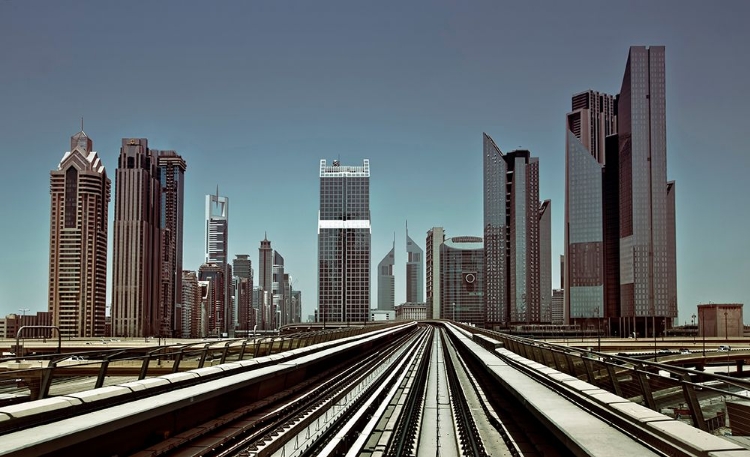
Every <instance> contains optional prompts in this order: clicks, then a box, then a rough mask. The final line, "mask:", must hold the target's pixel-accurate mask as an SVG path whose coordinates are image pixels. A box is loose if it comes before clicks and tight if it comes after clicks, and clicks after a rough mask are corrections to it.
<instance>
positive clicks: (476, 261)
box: [440, 236, 485, 327]
mask: <svg viewBox="0 0 750 457" xmlns="http://www.w3.org/2000/svg"><path fill="white" fill-rule="evenodd" d="M484 278H485V276H484V244H483V243H482V238H481V237H477V236H457V237H453V238H449V239H447V240H445V241H444V242H443V243H442V245H441V246H440V297H441V303H440V308H441V309H440V314H441V316H442V317H443V319H451V320H455V321H459V322H467V323H471V324H474V325H477V326H480V327H482V326H484V315H485V313H484V309H483V308H484Z"/></svg>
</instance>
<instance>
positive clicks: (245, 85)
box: [0, 0, 750, 324]
mask: <svg viewBox="0 0 750 457" xmlns="http://www.w3.org/2000/svg"><path fill="white" fill-rule="evenodd" d="M747 17H750V2H746V1H724V2H705V1H700V2H699V1H690V0H679V1H660V2H652V1H640V0H638V1H628V2H600V1H574V2H558V1H531V2H519V1H515V2H504V1H494V0H493V1H469V2H455V1H442V0H438V1H410V2H396V1H383V2H351V1H326V0H319V1H315V2H304V1H299V2H288V1H274V2H271V1H267V2H261V1H258V2H245V1H228V0H227V1H222V2H195V1H158V2H152V1H129V2H100V1H90V2H87V1H65V2H52V1H29V2H26V1H20V0H14V1H7V0H6V1H0V107H2V109H0V138H1V140H0V157H2V167H0V193H1V194H2V195H4V197H3V199H2V209H3V211H2V213H3V214H4V217H2V218H0V252H2V253H3V259H2V261H0V316H4V315H6V314H9V313H14V312H18V311H19V310H20V309H29V310H30V311H29V312H31V313H33V312H35V311H44V310H46V309H47V287H48V268H49V226H50V221H49V217H50V216H49V211H50V197H49V172H50V171H51V170H53V169H56V168H57V165H58V163H59V161H60V159H61V158H62V157H63V155H64V153H65V151H67V150H68V149H69V145H70V136H71V135H73V134H75V133H76V132H77V131H78V130H80V122H81V121H80V119H81V117H83V118H84V130H85V132H86V133H87V134H88V135H89V136H90V137H91V138H92V140H93V142H94V149H95V150H96V151H98V154H99V156H100V158H101V160H102V161H103V163H104V165H105V167H106V168H107V172H108V174H109V175H110V177H112V178H113V180H114V174H115V173H114V172H115V168H116V166H117V157H118V155H119V148H120V145H121V139H122V138H126V137H139V138H148V140H149V146H150V147H152V148H155V149H174V150H176V151H177V152H178V153H179V154H180V155H182V156H183V157H184V158H185V160H186V161H187V172H186V176H185V180H186V190H185V219H184V230H185V233H184V247H183V252H184V268H185V269H192V270H197V268H198V267H199V266H200V264H201V263H202V262H203V246H204V210H205V195H206V194H210V193H214V192H215V191H216V186H217V185H218V186H219V191H220V193H221V195H224V196H227V197H229V253H230V255H231V256H232V257H234V255H235V254H250V256H251V259H253V267H254V268H255V270H256V281H257V259H258V247H259V244H260V240H262V239H263V237H264V233H267V235H268V239H269V240H271V242H272V247H273V248H274V249H276V250H278V251H279V252H280V253H281V254H282V255H283V256H284V258H285V261H286V270H287V272H289V273H290V274H291V275H292V277H293V278H294V288H295V289H298V290H301V291H302V303H303V316H307V315H309V314H311V313H312V312H313V310H314V308H315V306H316V303H315V302H316V296H317V276H316V274H317V271H316V262H317V210H318V204H319V200H318V198H319V193H318V185H319V175H318V173H319V162H320V160H321V159H327V160H328V161H329V162H330V161H331V160H333V159H340V160H341V163H342V164H343V165H358V164H361V163H362V160H363V159H364V158H368V159H369V160H370V166H371V181H370V195H371V200H370V206H371V213H372V264H373V267H375V266H376V265H377V263H378V262H379V261H380V260H381V259H382V258H383V257H384V256H385V255H386V254H387V253H388V251H389V250H390V248H391V245H392V243H393V239H394V235H395V239H396V267H395V269H394V270H395V274H396V302H397V303H400V302H402V301H404V299H405V281H404V276H405V270H406V266H405V262H406V246H405V243H406V242H405V233H404V232H405V225H406V222H407V220H408V226H409V234H410V236H411V237H412V238H413V239H414V240H415V241H417V242H418V243H419V244H420V245H421V246H422V248H424V243H425V235H426V232H427V230H428V229H430V228H431V227H433V226H442V227H444V228H445V229H446V232H447V236H449V237H451V236H459V235H477V236H481V235H482V174H481V167H482V132H487V133H488V134H489V135H490V136H492V137H493V139H494V140H495V142H496V143H497V145H498V146H499V147H500V149H501V150H503V151H504V152H507V151H510V150H513V149H517V148H519V147H521V148H525V149H529V150H531V152H532V154H533V155H534V156H537V157H539V160H540V198H541V199H551V200H552V235H553V236H552V253H553V261H552V265H553V271H552V275H553V276H552V277H553V282H552V284H553V287H555V288H557V287H559V282H560V274H559V260H558V259H559V255H560V254H562V252H563V242H562V240H563V207H564V178H565V169H564V165H565V157H564V156H565V115H566V113H567V112H568V111H570V98H571V96H572V95H573V94H575V93H577V92H580V91H583V90H587V89H594V90H598V91H603V92H607V93H612V94H615V93H617V92H618V91H619V88H620V85H621V82H622V75H623V72H624V69H625V63H626V60H627V54H628V48H629V46H632V45H664V46H666V58H667V63H666V72H667V74H666V78H667V161H668V168H667V175H668V179H670V180H676V190H677V193H676V219H677V221H676V222H677V229H676V230H677V284H678V302H679V317H678V321H679V323H681V324H682V323H685V322H690V320H691V317H690V316H691V315H692V314H694V313H695V312H696V305H697V304H699V303H708V302H714V303H726V302H730V303H737V302H739V303H750V288H749V287H747V284H748V279H750V277H749V273H750V241H748V239H749V238H748V235H747V234H748V226H750V206H748V203H747V196H748V195H750V180H749V179H747V173H748V170H750V154H748V150H747V149H748V148H747V138H746V136H747V135H746V132H747V130H748V128H750V122H748V120H749V119H750V115H748V112H747V107H748V106H750V90H748V86H747V83H748V77H747V75H748V74H749V73H750V53H748V52H746V47H747V44H748V43H750V28H748V27H747V24H746V19H747ZM115 192H116V189H115V188H114V182H113V193H112V204H111V206H110V220H111V219H112V218H113V216H114V205H113V203H114V197H115ZM113 234H114V229H113V225H112V222H111V221H110V231H109V236H110V244H111V240H112V236H113ZM111 259H112V255H111V252H110V255H109V260H110V262H111ZM111 271H112V269H111V267H110V269H109V271H108V274H109V275H110V276H111ZM376 279H377V278H376V277H373V282H372V290H373V297H372V302H373V303H377V297H376V295H375V294H376V291H377V283H376ZM108 289H111V284H108ZM108 302H109V299H108ZM746 314H750V313H746ZM748 321H750V318H748V317H746V318H745V322H748Z"/></svg>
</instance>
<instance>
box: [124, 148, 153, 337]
mask: <svg viewBox="0 0 750 457" xmlns="http://www.w3.org/2000/svg"><path fill="white" fill-rule="evenodd" d="M115 191H116V192H115V200H116V201H115V203H116V204H115V236H114V246H113V249H112V252H113V257H114V259H113V262H112V265H113V270H114V271H113V275H112V278H113V279H112V333H113V336H124V337H143V336H154V335H157V334H159V331H160V322H161V316H160V314H159V311H160V307H159V303H160V295H161V274H160V273H161V269H162V261H161V252H162V251H161V236H162V230H161V185H160V183H159V172H158V167H157V157H156V155H155V154H154V151H152V150H151V149H149V147H148V140H147V139H145V138H123V140H122V147H121V148H120V158H119V161H118V166H117V172H116V175H115Z"/></svg>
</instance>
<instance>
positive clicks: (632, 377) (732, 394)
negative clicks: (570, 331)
mask: <svg viewBox="0 0 750 457" xmlns="http://www.w3.org/2000/svg"><path fill="white" fill-rule="evenodd" d="M462 327H463V328H464V329H465V330H468V331H470V332H472V333H478V334H481V335H484V336H486V337H488V338H492V339H494V340H497V341H500V342H501V343H502V344H503V346H504V347H505V348H506V349H508V350H510V351H512V352H514V353H516V354H518V355H520V356H523V357H525V358H527V359H530V360H533V361H536V362H538V363H541V364H543V365H546V366H548V367H551V368H554V369H556V370H558V371H560V372H563V373H566V374H569V375H570V376H573V377H575V378H578V379H580V380H583V381H587V382H589V383H590V384H593V385H594V386H597V387H599V388H601V389H604V390H607V391H609V392H611V393H613V394H615V395H618V396H621V397H624V398H626V399H629V400H631V401H633V402H637V403H640V404H642V405H644V406H647V407H648V408H650V409H652V410H654V411H658V412H661V413H664V414H668V415H671V416H672V417H675V418H677V419H682V420H686V421H690V423H691V424H692V425H693V426H695V427H697V428H700V429H701V430H704V431H713V430H714V429H716V428H719V427H725V426H726V406H725V403H726V401H731V400H750V398H748V390H750V381H747V380H745V379H741V378H737V377H732V376H728V375H722V374H718V373H707V372H705V371H700V370H696V369H690V368H683V367H679V366H675V365H670V364H669V363H665V362H662V363H659V362H651V361H647V360H640V359H638V358H634V357H627V356H621V355H613V354H606V353H602V352H596V351H590V350H582V349H578V348H572V347H567V346H562V345H558V344H554V343H547V342H542V341H537V340H533V339H529V338H521V337H516V336H510V335H507V334H503V333H499V332H494V331H490V330H483V329H478V328H475V327H469V326H462ZM477 342H478V343H480V344H482V341H481V340H477ZM484 345H485V346H487V343H485V344H484ZM486 348H487V349H494V348H493V347H486ZM696 358H700V356H699V355H698V354H696ZM696 364H697V365H704V364H701V363H696Z"/></svg>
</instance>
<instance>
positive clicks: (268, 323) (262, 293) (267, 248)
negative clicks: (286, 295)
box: [257, 235, 273, 330]
mask: <svg viewBox="0 0 750 457" xmlns="http://www.w3.org/2000/svg"><path fill="white" fill-rule="evenodd" d="M258 287H259V291H258V305H257V307H258V314H259V318H260V319H259V320H260V322H259V324H260V328H261V329H263V330H269V329H271V328H273V327H272V324H273V316H272V315H271V311H272V310H271V307H272V305H273V249H271V242H270V241H269V240H268V236H266V235H264V236H263V240H261V242H260V248H258Z"/></svg>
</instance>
